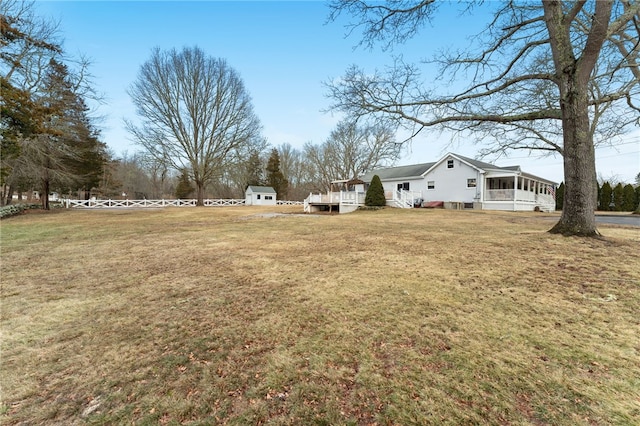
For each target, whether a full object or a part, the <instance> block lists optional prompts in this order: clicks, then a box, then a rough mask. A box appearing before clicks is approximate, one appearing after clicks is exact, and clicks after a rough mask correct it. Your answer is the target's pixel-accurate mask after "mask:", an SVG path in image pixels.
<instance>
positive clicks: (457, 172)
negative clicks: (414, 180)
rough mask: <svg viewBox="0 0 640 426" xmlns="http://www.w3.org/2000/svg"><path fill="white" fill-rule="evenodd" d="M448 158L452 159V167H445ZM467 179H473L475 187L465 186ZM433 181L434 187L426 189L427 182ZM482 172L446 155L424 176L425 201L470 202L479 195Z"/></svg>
mask: <svg viewBox="0 0 640 426" xmlns="http://www.w3.org/2000/svg"><path fill="white" fill-rule="evenodd" d="M448 160H453V168H451V169H450V168H448V167H447V162H448ZM467 179H475V180H476V186H475V188H468V187H467ZM429 181H433V182H435V189H429V190H427V189H426V188H427V183H428V182H429ZM481 186H482V174H481V173H480V171H479V170H478V169H476V168H474V167H471V166H469V165H468V164H466V163H464V162H462V161H460V160H458V159H457V158H454V157H446V158H445V159H444V160H443V161H442V162H440V163H438V164H437V165H436V166H435V167H434V168H433V169H432V170H430V171H429V172H428V173H427V174H426V175H425V177H424V188H425V191H424V199H425V201H452V202H462V203H472V202H473V201H474V200H475V201H477V200H478V197H479V196H480V191H481Z"/></svg>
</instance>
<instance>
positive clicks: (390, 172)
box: [360, 163, 436, 182]
mask: <svg viewBox="0 0 640 426" xmlns="http://www.w3.org/2000/svg"><path fill="white" fill-rule="evenodd" d="M435 164H436V163H421V164H412V165H410V166H399V167H388V168H386V169H378V170H373V171H370V172H368V173H366V174H364V175H362V176H360V179H362V180H363V181H365V182H371V179H373V176H374V175H378V177H379V178H380V180H393V179H406V178H417V177H421V176H422V175H423V174H424V173H425V172H426V171H427V170H429V169H430V168H431V167H433V166H434V165H435Z"/></svg>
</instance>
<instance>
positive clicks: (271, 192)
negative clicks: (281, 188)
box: [247, 185, 276, 194]
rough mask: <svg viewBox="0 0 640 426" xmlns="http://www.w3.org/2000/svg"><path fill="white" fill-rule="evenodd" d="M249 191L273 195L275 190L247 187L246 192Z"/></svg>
mask: <svg viewBox="0 0 640 426" xmlns="http://www.w3.org/2000/svg"><path fill="white" fill-rule="evenodd" d="M248 190H251V192H260V193H262V194H275V193H276V190H275V189H273V188H272V187H270V186H256V185H249V186H248V187H247V191H248Z"/></svg>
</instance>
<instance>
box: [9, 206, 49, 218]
mask: <svg viewBox="0 0 640 426" xmlns="http://www.w3.org/2000/svg"><path fill="white" fill-rule="evenodd" d="M39 208H41V206H40V204H9V205H8V206H4V207H0V219H6V218H8V217H11V216H15V215H18V214H21V213H22V212H24V211H25V210H31V209H39Z"/></svg>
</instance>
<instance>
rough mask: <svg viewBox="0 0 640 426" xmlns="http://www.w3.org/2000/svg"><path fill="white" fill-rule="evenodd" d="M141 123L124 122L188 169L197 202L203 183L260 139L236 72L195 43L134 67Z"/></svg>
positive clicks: (147, 144)
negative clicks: (242, 150) (193, 184)
mask: <svg viewBox="0 0 640 426" xmlns="http://www.w3.org/2000/svg"><path fill="white" fill-rule="evenodd" d="M129 95H130V96H131V99H132V100H133V103H134V104H135V105H136V107H137V111H138V115H139V116H140V118H141V120H142V123H141V124H140V125H134V124H133V123H132V122H127V128H128V130H129V131H130V132H131V134H132V135H133V137H134V138H135V140H137V142H138V143H140V144H141V145H142V146H143V147H144V148H145V149H146V150H147V151H148V152H149V153H151V154H152V155H154V156H157V157H159V158H167V159H168V161H169V162H170V164H171V165H172V167H173V168H175V169H176V170H183V169H188V170H190V171H191V173H193V181H194V182H195V184H196V188H197V190H196V191H197V199H198V201H197V205H199V206H202V205H204V191H205V186H206V185H207V184H208V183H209V182H211V181H212V180H213V179H215V178H217V177H220V176H222V174H223V171H224V168H225V166H226V165H227V164H229V163H230V162H233V161H236V160H237V151H238V150H240V149H242V148H243V147H244V146H246V145H249V144H252V143H254V142H255V141H256V140H258V139H260V138H259V136H260V123H259V120H258V118H257V116H256V115H255V114H254V111H253V106H252V104H251V98H250V97H249V95H248V93H247V91H246V90H245V87H244V84H243V82H242V80H241V78H240V76H239V75H238V73H237V72H236V71H235V70H234V69H232V68H231V67H229V66H228V65H227V63H226V61H224V60H223V59H216V58H212V57H208V56H206V55H205V53H204V52H203V51H202V50H201V49H199V48H197V47H194V48H185V49H183V50H182V51H180V52H178V51H176V50H175V49H173V50H170V51H161V50H160V49H157V48H156V49H154V50H153V52H152V54H151V58H150V59H149V60H148V61H147V62H145V63H144V64H143V65H142V67H141V68H140V72H139V74H138V77H137V80H136V81H135V82H134V83H133V84H132V86H131V88H130V89H129Z"/></svg>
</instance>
